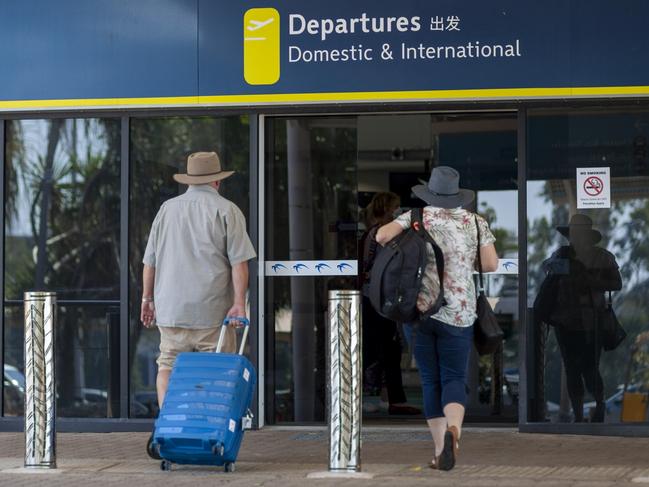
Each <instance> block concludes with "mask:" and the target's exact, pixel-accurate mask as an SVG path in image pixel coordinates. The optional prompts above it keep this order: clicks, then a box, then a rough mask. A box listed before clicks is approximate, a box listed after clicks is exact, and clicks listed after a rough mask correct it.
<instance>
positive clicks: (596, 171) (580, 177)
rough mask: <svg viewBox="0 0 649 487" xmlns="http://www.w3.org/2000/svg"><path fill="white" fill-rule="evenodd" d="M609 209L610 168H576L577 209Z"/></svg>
mask: <svg viewBox="0 0 649 487" xmlns="http://www.w3.org/2000/svg"><path fill="white" fill-rule="evenodd" d="M610 207H611V168H610V167H578V168H577V208H578V209H584V208H585V209H587V208H610Z"/></svg>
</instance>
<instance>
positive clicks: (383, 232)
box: [376, 222, 403, 245]
mask: <svg viewBox="0 0 649 487" xmlns="http://www.w3.org/2000/svg"><path fill="white" fill-rule="evenodd" d="M401 232H403V227H402V226H401V225H399V224H398V223H397V222H390V223H388V224H387V225H383V226H382V227H381V228H379V229H378V231H377V232H376V241H377V242H378V243H379V244H380V245H385V244H386V243H388V242H389V241H390V240H392V239H393V238H394V237H396V236H397V235H399V234H400V233H401Z"/></svg>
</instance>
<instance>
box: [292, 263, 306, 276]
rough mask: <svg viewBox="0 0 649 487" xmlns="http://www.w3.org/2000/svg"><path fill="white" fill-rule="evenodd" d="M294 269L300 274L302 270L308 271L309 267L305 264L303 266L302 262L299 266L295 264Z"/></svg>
mask: <svg viewBox="0 0 649 487" xmlns="http://www.w3.org/2000/svg"><path fill="white" fill-rule="evenodd" d="M293 269H295V272H297V273H298V274H299V273H300V269H307V266H305V265H304V264H302V263H301V262H300V263H299V264H295V265H294V266H293Z"/></svg>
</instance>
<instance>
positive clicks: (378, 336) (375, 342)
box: [359, 192, 421, 414]
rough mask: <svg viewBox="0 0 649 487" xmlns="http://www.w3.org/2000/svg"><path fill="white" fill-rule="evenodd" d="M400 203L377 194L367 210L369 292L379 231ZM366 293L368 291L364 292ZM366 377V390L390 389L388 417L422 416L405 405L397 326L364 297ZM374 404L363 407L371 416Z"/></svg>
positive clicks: (363, 244)
mask: <svg viewBox="0 0 649 487" xmlns="http://www.w3.org/2000/svg"><path fill="white" fill-rule="evenodd" d="M399 206H400V199H399V196H398V195H396V194H395V193H390V192H380V193H376V194H375V195H374V196H373V197H372V200H371V201H370V204H369V205H368V206H367V208H366V209H365V220H366V224H367V231H366V232H365V233H364V234H363V236H362V237H361V240H360V243H359V244H360V249H359V253H360V254H361V255H362V259H363V260H362V262H363V271H362V272H361V273H360V280H361V283H360V284H361V287H363V288H366V286H365V284H366V283H367V277H368V276H369V272H370V270H371V266H372V263H373V261H374V256H375V255H376V249H377V245H378V244H377V242H376V231H377V230H378V228H379V227H380V226H382V225H385V224H387V223H390V222H391V221H392V220H393V218H394V214H395V213H396V211H397V210H398V209H399ZM364 291H365V289H364ZM363 294H364V296H363V368H364V371H363V376H364V380H365V389H366V390H374V391H377V392H380V391H381V389H382V387H383V381H384V380H385V385H386V388H387V393H388V394H387V395H388V413H389V414H421V410H420V409H418V408H415V407H413V406H410V405H408V404H407V403H406V394H405V392H404V390H403V382H402V377H401V337H400V334H399V330H398V329H397V324H396V323H395V322H394V321H391V320H389V319H387V318H384V317H383V316H381V315H380V314H378V313H377V312H376V311H375V310H374V308H373V307H372V305H371V304H370V300H369V298H368V297H367V293H366V292H364V293H363ZM371 406H373V405H371V404H366V405H364V410H365V411H366V412H372V411H373V409H372V408H371Z"/></svg>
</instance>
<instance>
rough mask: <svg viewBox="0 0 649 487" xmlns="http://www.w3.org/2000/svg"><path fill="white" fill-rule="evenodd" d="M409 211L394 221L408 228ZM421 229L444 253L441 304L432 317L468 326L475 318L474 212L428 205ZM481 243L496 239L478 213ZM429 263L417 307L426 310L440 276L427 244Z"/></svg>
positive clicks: (433, 300) (475, 242)
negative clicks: (442, 300)
mask: <svg viewBox="0 0 649 487" xmlns="http://www.w3.org/2000/svg"><path fill="white" fill-rule="evenodd" d="M410 213H411V212H406V213H404V214H402V215H401V216H399V217H398V218H397V219H396V220H395V222H397V223H398V224H400V225H401V226H402V227H403V229H404V230H407V229H408V228H410ZM422 219H423V223H424V228H425V229H426V231H428V233H429V234H430V235H431V236H432V237H433V239H434V240H435V242H437V245H439V247H440V248H441V249H442V252H443V253H444V297H445V298H446V303H447V304H446V306H443V307H442V309H440V310H439V312H437V313H436V314H435V315H433V318H435V319H436V320H439V321H441V322H443V323H447V324H449V325H453V326H460V327H467V326H471V325H473V322H474V321H475V319H476V316H477V314H476V290H475V283H474V280H473V272H474V270H475V262H476V255H477V247H478V236H477V233H476V225H475V219H474V213H471V212H470V211H467V210H464V209H462V208H453V209H447V208H436V207H433V206H427V207H426V208H424V212H423V218H422ZM478 225H479V227H480V245H481V246H483V247H484V246H485V245H490V244H493V243H494V242H495V241H496V238H495V237H494V236H493V234H492V233H491V230H489V225H488V224H487V222H486V221H485V219H484V218H482V217H481V216H479V215H478ZM428 257H429V258H428V265H427V266H426V270H425V272H424V278H423V280H422V288H421V291H420V292H419V297H418V299H417V308H419V310H420V311H422V312H423V311H426V310H427V309H430V307H431V306H432V305H433V303H434V302H435V299H436V298H437V295H438V294H439V276H438V275H437V266H436V265H435V254H434V253H433V247H432V246H431V245H428Z"/></svg>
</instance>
